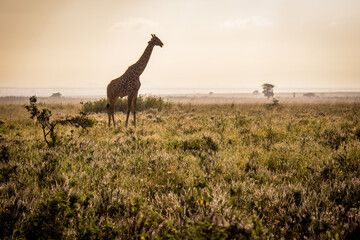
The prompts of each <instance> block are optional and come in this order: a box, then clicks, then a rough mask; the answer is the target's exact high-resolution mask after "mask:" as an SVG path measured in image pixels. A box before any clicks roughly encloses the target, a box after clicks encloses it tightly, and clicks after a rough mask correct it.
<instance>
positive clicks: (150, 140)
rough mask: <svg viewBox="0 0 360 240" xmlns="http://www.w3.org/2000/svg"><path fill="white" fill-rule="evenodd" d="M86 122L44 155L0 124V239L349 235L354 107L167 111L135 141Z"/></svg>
mask: <svg viewBox="0 0 360 240" xmlns="http://www.w3.org/2000/svg"><path fill="white" fill-rule="evenodd" d="M9 107H11V106H9ZM93 117H94V118H96V119H97V125H96V126H95V127H93V128H92V129H91V130H90V131H89V132H88V133H86V134H85V135H81V136H79V138H78V139H77V141H71V142H70V143H69V144H66V145H61V144H59V145H56V146H54V147H53V148H51V149H49V148H48V147H47V146H46V144H45V143H43V141H39V139H41V132H40V130H39V129H38V127H37V126H36V125H35V123H33V122H32V121H29V120H26V121H25V120H24V121H17V122H16V123H13V122H11V121H10V120H9V119H6V118H3V119H0V120H2V121H3V123H2V124H0V135H1V138H0V141H1V148H0V159H1V160H0V226H2V227H1V231H0V238H16V239H17V238H20V239H21V238H27V239H51V238H65V239H74V238H76V239H106V238H110V239H114V238H119V239H144V238H145V239H155V238H157V239H171V238H173V239H258V238H260V239H262V238H270V239H281V238H283V239H299V238H300V239H301V238H309V239H356V238H357V236H359V232H360V227H359V226H360V201H359V199H360V178H359V172H360V137H359V136H360V135H359V132H360V120H359V119H360V105H358V104H342V105H334V104H321V105H320V104H309V105H306V104H304V105H303V104H287V105H281V104H280V105H277V106H274V107H272V108H268V107H267V106H265V105H261V104H244V105H202V106H193V105H174V106H173V107H172V108H171V109H167V110H166V111H154V110H145V111H143V112H140V113H139V123H138V128H137V131H136V132H135V131H134V129H132V128H129V129H124V128H122V127H117V128H107V127H106V121H107V116H105V114H96V115H94V116H93ZM67 130H68V129H67V128H66V126H64V128H63V131H67Z"/></svg>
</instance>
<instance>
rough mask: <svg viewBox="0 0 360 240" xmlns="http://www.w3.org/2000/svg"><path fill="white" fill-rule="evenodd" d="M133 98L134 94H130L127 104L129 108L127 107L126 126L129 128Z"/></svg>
mask: <svg viewBox="0 0 360 240" xmlns="http://www.w3.org/2000/svg"><path fill="white" fill-rule="evenodd" d="M132 98H133V95H129V96H128V104H127V109H126V121H125V127H126V128H127V126H128V121H129V115H130V109H131V102H132Z"/></svg>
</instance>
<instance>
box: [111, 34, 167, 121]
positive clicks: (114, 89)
mask: <svg viewBox="0 0 360 240" xmlns="http://www.w3.org/2000/svg"><path fill="white" fill-rule="evenodd" d="M154 46H160V47H162V46H163V43H162V42H161V41H160V39H159V38H158V37H156V36H155V35H154V34H153V35H152V38H151V40H150V41H149V42H148V46H147V47H146V49H145V51H144V53H143V54H142V56H141V57H140V59H139V60H138V61H137V62H136V63H134V64H133V65H131V66H130V67H129V68H128V69H127V70H126V71H125V73H124V74H123V75H121V76H120V77H118V78H116V79H114V80H112V81H111V82H110V83H109V85H108V86H107V97H108V100H109V104H108V105H107V113H108V117H109V127H110V122H111V118H112V120H113V124H114V126H115V119H114V107H115V103H116V101H117V99H118V98H119V97H121V98H122V97H125V96H128V107H127V116H126V122H125V126H126V127H127V124H128V120H129V114H130V109H131V107H132V112H133V114H134V126H135V127H136V99H137V95H138V91H139V88H140V86H141V83H140V75H141V74H142V73H143V71H144V70H145V67H146V65H147V63H148V62H149V59H150V56H151V53H152V50H153V48H154Z"/></svg>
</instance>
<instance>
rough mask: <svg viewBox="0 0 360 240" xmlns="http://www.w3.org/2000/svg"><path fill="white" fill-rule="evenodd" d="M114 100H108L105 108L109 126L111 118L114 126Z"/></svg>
mask: <svg viewBox="0 0 360 240" xmlns="http://www.w3.org/2000/svg"><path fill="white" fill-rule="evenodd" d="M115 102H116V99H115V100H111V99H110V100H109V103H108V104H107V105H106V108H107V109H106V110H107V114H108V118H109V122H108V126H109V127H110V123H111V118H112V120H113V125H114V127H115V117H114V108H115Z"/></svg>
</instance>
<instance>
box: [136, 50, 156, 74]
mask: <svg viewBox="0 0 360 240" xmlns="http://www.w3.org/2000/svg"><path fill="white" fill-rule="evenodd" d="M153 49H154V45H153V44H148V45H147V47H146V48H145V51H144V53H143V54H142V55H141V57H140V59H139V60H138V61H137V62H136V63H134V64H133V67H135V71H136V73H137V74H138V76H140V75H141V74H142V73H143V71H144V70H145V68H146V65H147V64H148V62H149V59H150V56H151V53H152V51H153Z"/></svg>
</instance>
